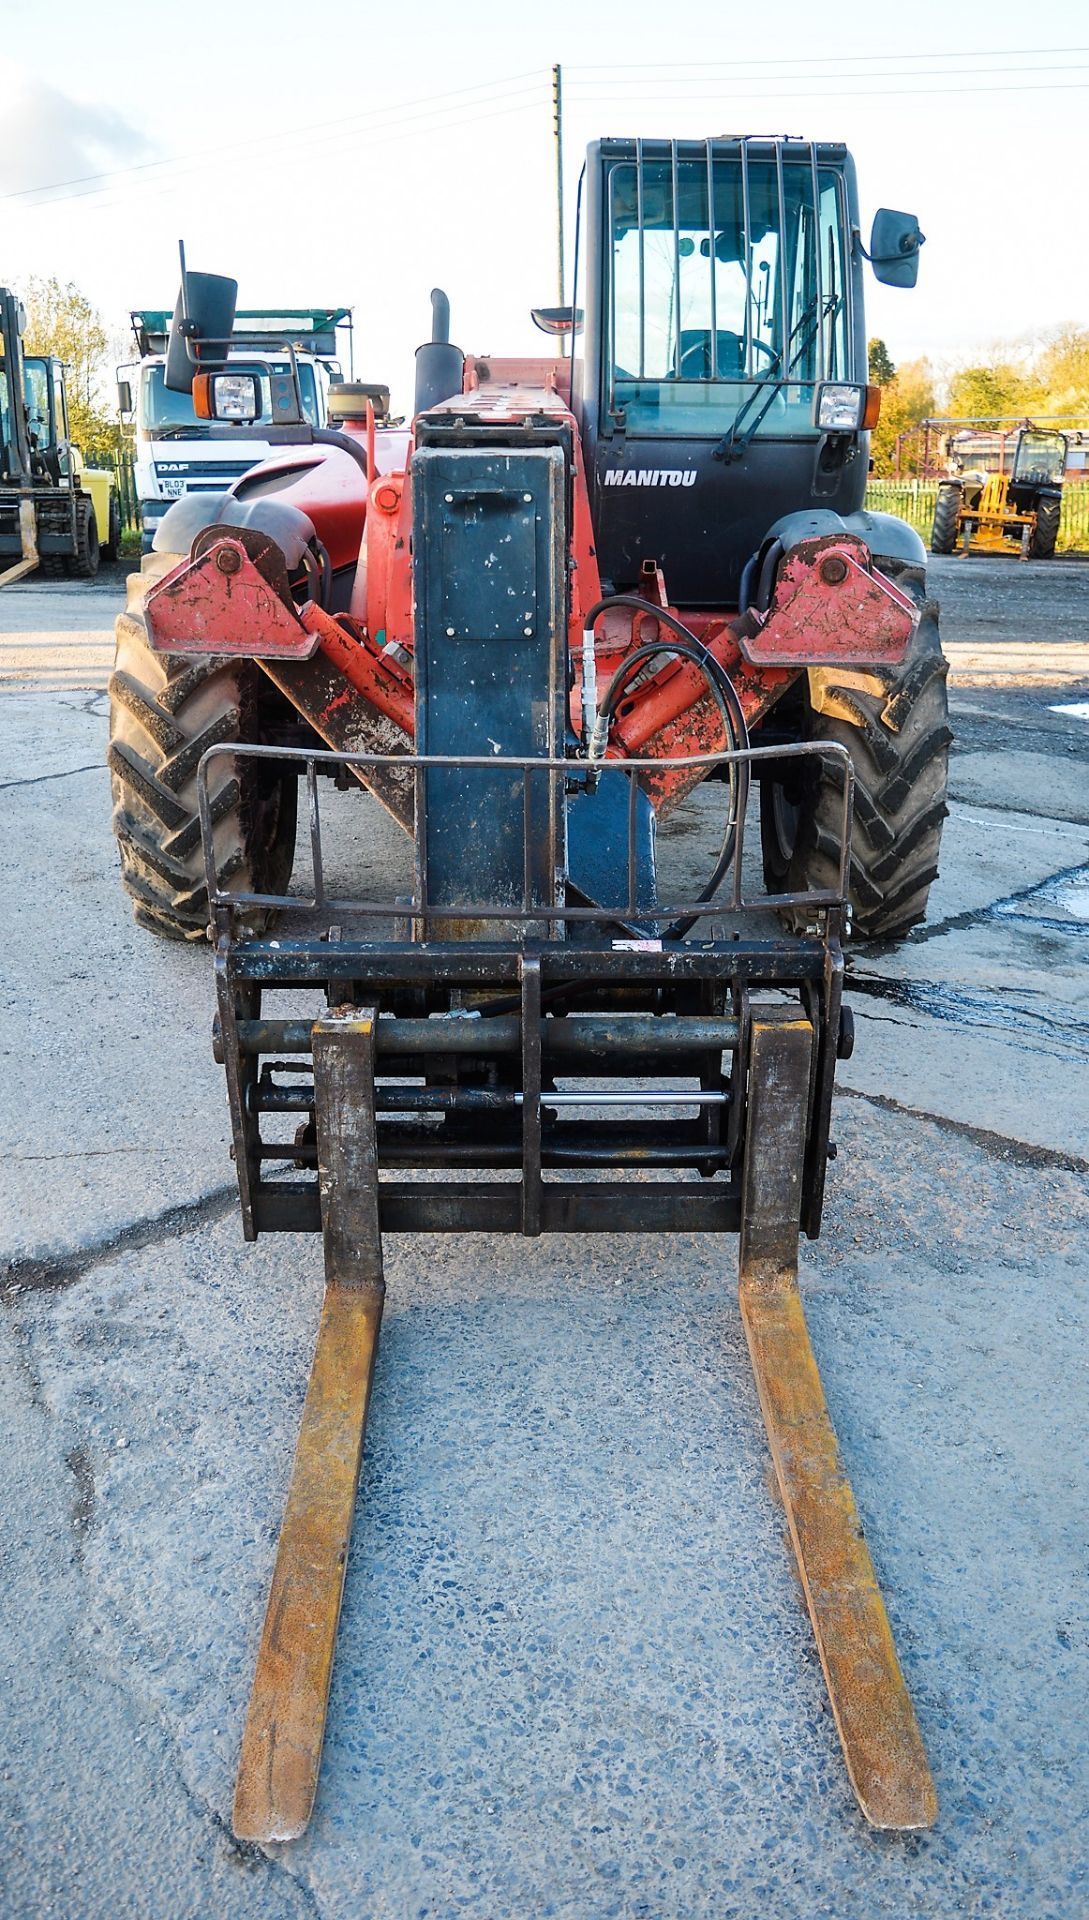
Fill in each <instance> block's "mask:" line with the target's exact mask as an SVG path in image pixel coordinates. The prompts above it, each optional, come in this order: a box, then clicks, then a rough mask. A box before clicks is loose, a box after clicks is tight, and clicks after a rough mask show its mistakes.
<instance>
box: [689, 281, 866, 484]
mask: <svg viewBox="0 0 1089 1920" xmlns="http://www.w3.org/2000/svg"><path fill="white" fill-rule="evenodd" d="M838 305H839V295H838V294H831V295H830V296H829V298H828V300H827V301H826V302H825V307H824V312H823V313H822V314H815V313H807V314H803V316H802V318H801V319H800V320H799V321H798V324H797V326H796V327H795V328H794V331H793V333H792V334H791V336H790V339H789V340H788V342H787V345H788V347H790V348H791V349H792V352H791V355H790V359H789V360H788V361H787V368H786V373H785V374H784V375H783V376H782V380H780V379H779V378H778V377H777V376H778V374H779V369H780V367H781V366H782V363H783V350H782V348H780V349H779V352H778V353H777V354H776V356H775V358H774V360H773V361H772V363H771V365H770V367H769V368H768V370H767V372H766V373H765V374H763V375H762V376H761V378H760V379H759V380H758V381H757V383H756V385H755V387H754V388H753V390H752V392H751V393H750V394H749V397H748V399H747V400H745V401H744V402H743V403H742V405H741V406H740V407H739V408H738V410H737V412H736V413H735V415H734V417H733V420H732V421H731V423H730V431H729V433H724V434H723V436H722V439H721V440H720V441H719V442H718V445H717V446H716V447H714V448H713V449H712V452H711V458H712V460H725V461H726V462H727V463H729V461H731V460H740V459H741V458H742V456H743V455H744V453H745V450H746V448H747V447H748V445H749V442H750V440H751V439H752V437H753V435H754V434H755V433H756V432H757V430H758V428H759V427H760V426H761V425H762V424H763V422H764V420H765V419H766V418H767V415H768V413H769V412H770V410H771V406H772V403H773V401H774V399H775V393H776V389H777V388H778V387H779V386H780V385H782V383H783V381H785V380H789V378H790V375H791V373H792V372H793V370H794V367H795V366H796V365H797V363H798V361H799V360H800V359H801V356H802V354H803V353H804V352H805V350H806V348H807V347H808V346H809V345H810V343H811V341H812V340H813V339H814V338H815V336H816V332H817V328H818V326H819V325H820V323H821V320H822V319H826V318H828V317H829V316H830V315H832V314H834V313H835V310H836V308H837V306H838ZM803 330H804V331H803ZM799 335H801V338H800V339H799V338H798V336H799ZM795 340H797V345H796V346H795ZM769 388H770V391H768V389H769ZM762 393H767V398H766V400H765V401H764V404H763V406H762V407H761V408H760V411H759V413H757V414H756V415H755V416H754V418H753V419H752V420H751V421H749V424H748V425H747V426H745V422H746V420H747V419H748V416H749V414H750V413H751V412H752V409H753V408H754V407H755V405H756V403H757V401H758V400H759V398H760V395H761V394H762ZM742 427H744V432H743V433H742V431H741V429H742Z"/></svg>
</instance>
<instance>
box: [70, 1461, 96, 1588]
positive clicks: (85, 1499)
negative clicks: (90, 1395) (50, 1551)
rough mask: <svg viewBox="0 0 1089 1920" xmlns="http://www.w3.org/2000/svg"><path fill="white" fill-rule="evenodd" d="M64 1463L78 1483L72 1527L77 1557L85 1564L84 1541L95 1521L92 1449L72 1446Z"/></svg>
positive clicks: (81, 1563)
mask: <svg viewBox="0 0 1089 1920" xmlns="http://www.w3.org/2000/svg"><path fill="white" fill-rule="evenodd" d="M64 1464H65V1466H66V1467H67V1468H68V1471H69V1473H70V1474H71V1475H72V1478H73V1480H74V1481H75V1483H76V1497H75V1500H74V1502H73V1504H72V1528H73V1531H74V1533H75V1536H76V1559H77V1561H78V1562H79V1565H80V1566H82V1565H83V1541H84V1539H85V1537H86V1535H87V1534H89V1533H90V1532H91V1529H92V1528H93V1526H94V1523H95V1498H96V1490H95V1470H94V1463H93V1461H92V1459H91V1455H90V1450H89V1449H88V1448H87V1447H84V1446H78V1447H71V1448H69V1450H68V1452H67V1453H66V1454H65V1456H64Z"/></svg>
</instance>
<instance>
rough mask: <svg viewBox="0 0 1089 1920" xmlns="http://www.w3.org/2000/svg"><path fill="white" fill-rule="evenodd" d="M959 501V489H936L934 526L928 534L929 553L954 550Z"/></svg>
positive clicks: (945, 487)
mask: <svg viewBox="0 0 1089 1920" xmlns="http://www.w3.org/2000/svg"><path fill="white" fill-rule="evenodd" d="M960 501H961V490H960V488H959V487H957V486H944V487H939V488H938V498H937V501H936V502H935V506H934V525H933V527H932V529H931V533H930V551H931V553H952V552H953V551H954V549H955V548H956V544H957V515H958V514H959V512H960Z"/></svg>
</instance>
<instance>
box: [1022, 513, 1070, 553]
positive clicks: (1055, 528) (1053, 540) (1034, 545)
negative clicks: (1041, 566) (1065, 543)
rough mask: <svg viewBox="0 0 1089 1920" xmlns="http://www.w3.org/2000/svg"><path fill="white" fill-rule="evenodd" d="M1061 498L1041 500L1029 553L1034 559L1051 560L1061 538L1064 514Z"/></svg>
mask: <svg viewBox="0 0 1089 1920" xmlns="http://www.w3.org/2000/svg"><path fill="white" fill-rule="evenodd" d="M1062 510H1063V503H1062V501H1061V500H1041V501H1040V504H1039V506H1038V507H1037V509H1036V525H1035V526H1034V527H1033V529H1032V537H1031V539H1030V541H1029V553H1030V554H1031V556H1032V558H1033V559H1034V560H1050V558H1051V556H1052V554H1053V553H1054V551H1055V547H1056V545H1057V543H1058V538H1059V520H1060V518H1061V516H1062Z"/></svg>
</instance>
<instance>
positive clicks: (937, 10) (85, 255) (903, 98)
mask: <svg viewBox="0 0 1089 1920" xmlns="http://www.w3.org/2000/svg"><path fill="white" fill-rule="evenodd" d="M0 9H2V15H3V19H4V26H5V32H4V40H3V43H2V44H3V47H4V53H3V55H2V56H0V102H2V105H0V224H2V233H3V239H2V243H0V280H2V281H4V282H5V283H10V282H11V281H15V282H18V281H19V280H21V279H23V278H25V277H26V276H28V275H30V274H40V275H52V274H55V275H57V276H58V278H60V279H61V280H64V281H69V280H70V281H74V282H75V283H76V284H77V285H78V286H79V287H80V289H81V290H82V291H83V292H84V293H86V294H87V295H88V296H89V297H90V298H91V299H92V300H93V301H94V303H95V304H96V305H97V306H98V307H99V308H100V309H101V311H102V313H103V315H104V318H105V319H106V321H107V324H108V325H109V326H110V327H111V328H112V329H115V330H116V331H117V333H118V335H119V336H120V335H122V334H123V332H124V331H125V330H126V328H127V316H128V312H129V309H130V308H131V307H139V306H147V307H165V306H168V305H170V304H171V303H172V302H173V299H174V295H175V293H176V290H177V281H178V270H177V242H178V239H179V237H184V239H185V242H186V250H187V256H188V260H189V264H190V266H192V267H196V268H200V269H202V270H204V271H208V272H218V273H229V274H233V275H234V276H235V278H237V280H238V281H239V304H240V305H241V306H246V307H250V306H252V307H278V306H302V305H307V304H310V303H314V304H318V303H321V302H329V303H338V304H345V305H351V306H353V307H354V309H355V321H356V356H355V371H356V377H357V378H359V379H367V380H385V381H389V382H390V383H391V384H392V386H393V388H394V401H395V405H396V404H398V403H399V404H400V406H401V407H404V406H406V405H407V404H408V402H409V400H410V396H411V370H412V352H413V349H414V348H415V346H416V345H417V344H418V342H419V341H420V340H422V339H424V338H425V337H426V336H427V334H428V332H429V323H430V310H429V302H428V295H429V290H430V288H431V287H432V286H434V285H441V286H443V287H445V289H446V291H447V292H448V294H449V296H450V303H451V312H452V334H453V337H454V339H455V340H456V341H457V342H458V344H459V345H461V346H462V347H464V348H465V349H466V350H468V351H472V352H481V353H503V352H511V353H526V352H540V351H545V352H547V351H549V348H548V346H547V345H546V343H545V341H544V339H543V337H542V336H541V335H540V334H538V333H536V332H535V331H534V329H533V328H532V325H531V323H530V321H529V317H528V315H529V309H530V307H531V306H535V305H540V304H547V303H549V302H551V301H554V299H555V297H556V293H555V284H556V266H555V254H556V239H555V231H556V229H555V205H556V191H555V152H554V146H553V139H552V95H551V68H552V66H553V64H554V63H556V62H559V63H560V65H561V67H562V72H563V88H564V151H565V163H566V164H565V200H566V206H567V215H568V220H567V225H568V240H569V246H570V241H571V239H572V237H573V229H574V217H573V216H574V194H575V188H576V184H577V179H578V172H579V168H580V166H581V159H582V154H583V152H584V150H585V147H586V144H587V142H588V141H589V140H590V139H592V138H594V137H596V136H598V135H601V134H617V135H622V134H644V135H649V134H665V135H676V136H692V135H699V136H704V135H707V134H709V133H742V132H748V133H794V134H802V135H804V136H806V137H810V136H812V137H816V138H818V139H822V138H827V139H839V140H846V142H847V144H848V146H849V147H850V148H851V150H852V152H853V153H854V156H855V160H856V163H857V166H858V173H859V184H860V195H861V205H862V226H863V234H864V237H866V236H868V232H869V224H870V221H871V219H872V216H873V213H874V211H875V210H876V208H877V207H878V206H880V205H886V206H892V207H896V208H901V209H906V210H908V211H910V212H913V213H916V214H917V215H918V216H919V219H920V222H921V225H922V228H923V231H924V232H925V234H926V236H927V244H926V247H925V249H924V252H923V256H922V260H921V264H920V274H919V285H918V287H917V288H916V289H915V290H914V291H913V292H906V291H903V290H900V289H890V288H883V287H879V286H878V285H877V284H876V283H875V282H874V280H873V278H872V276H867V331H868V333H870V334H878V335H880V336H881V337H882V338H884V339H885V341H886V342H887V344H888V347H889V350H890V352H891V354H892V357H893V360H894V361H895V362H903V361H906V360H910V359H914V358H916V357H919V356H921V355H926V356H928V357H929V358H930V359H931V360H932V362H934V364H935V365H936V366H937V367H938V369H939V371H941V370H942V369H946V368H949V367H952V366H954V365H956V364H958V363H963V362H965V361H967V360H970V359H972V358H976V357H982V356H986V355H988V354H990V353H991V352H992V350H993V349H994V347H995V346H996V344H999V343H1003V342H1010V341H1018V340H1022V339H1024V338H1026V337H1028V336H1030V335H1035V334H1039V333H1042V332H1046V331H1047V330H1049V329H1053V328H1055V327H1058V326H1060V325H1062V324H1066V323H1073V324H1075V325H1081V326H1089V245H1087V244H1086V242H1087V234H1086V202H1087V195H1086V190H1085V178H1086V175H1085V154H1086V146H1085V138H1084V132H1083V131H1082V130H1083V129H1084V127H1085V124H1086V107H1087V105H1089V14H1087V12H1086V9H1085V8H1084V6H1082V5H1075V4H1073V0H1039V4H1037V5H1036V6H1035V7H1033V8H1031V9H1030V8H1025V7H1024V6H1023V5H1022V4H1019V3H1018V0H988V4H986V5H982V4H978V0H963V3H962V4H960V5H958V6H957V7H951V6H949V5H948V4H937V3H936V0H916V4H915V5H914V6H913V7H912V8H910V9H908V8H906V7H895V8H894V7H882V6H878V5H876V4H875V3H874V0H867V4H865V5H861V4H858V3H857V0H840V5H839V6H838V7H837V8H835V9H816V8H813V7H812V6H811V5H810V4H808V0H779V3H778V4H777V5H776V7H775V11H774V17H773V31H769V14H768V10H767V9H766V7H760V6H753V5H747V6H745V7H739V6H737V5H736V4H734V5H731V4H729V0H718V4H712V3H711V0H672V4H671V5H668V6H665V5H662V4H661V0H658V3H657V4H650V0H623V3H622V4H617V5H605V4H602V0H581V4H580V5H578V6H571V7H566V8H564V7H555V6H553V7H551V8H544V7H539V8H533V9H529V8H527V7H525V6H518V5H517V4H514V5H512V4H511V0H506V4H504V5H502V6H499V5H495V4H493V3H492V0H478V4H475V5H474V6H473V7H472V8H470V9H465V10H464V11H460V10H458V9H457V8H453V7H451V6H450V5H449V4H443V5H439V4H437V0H406V3H405V4H402V5H401V6H400V7H392V8H391V7H390V6H389V5H388V4H386V5H383V6H382V7H374V6H372V5H370V4H368V0H363V4H359V0H321V5H320V7H315V8H314V9H313V10H312V11H310V10H308V9H306V8H305V7H300V6H299V5H298V0H292V3H291V4H288V3H287V0H262V4H260V5H256V4H250V5H244V6H243V5H236V4H233V0H221V3H220V5H219V6H218V7H216V8H187V9H179V8H177V7H156V8H143V9H135V8H133V7H132V6H131V4H129V3H128V0H98V4H97V5H96V6H94V7H91V8H89V7H88V6H87V5H86V0H51V5H50V7H49V9H48V13H47V15H43V13H42V10H41V6H40V0H0ZM46 19H47V20H48V32H46V28H45V25H44V22H45V20H46Z"/></svg>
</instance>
